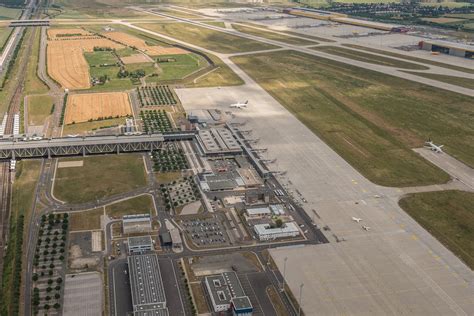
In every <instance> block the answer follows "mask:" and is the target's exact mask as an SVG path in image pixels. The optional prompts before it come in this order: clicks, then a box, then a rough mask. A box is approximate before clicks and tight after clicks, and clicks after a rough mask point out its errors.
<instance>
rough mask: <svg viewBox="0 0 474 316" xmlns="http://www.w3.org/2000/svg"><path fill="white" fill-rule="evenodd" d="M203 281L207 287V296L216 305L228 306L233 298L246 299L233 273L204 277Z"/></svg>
mask: <svg viewBox="0 0 474 316" xmlns="http://www.w3.org/2000/svg"><path fill="white" fill-rule="evenodd" d="M205 280H206V283H207V285H208V290H209V292H210V293H209V294H210V295H211V296H212V300H213V302H215V304H216V305H224V304H229V303H230V302H231V300H232V299H233V298H242V297H246V295H245V292H244V289H243V288H242V284H240V281H239V278H238V277H237V273H235V272H224V273H222V274H218V275H210V276H206V278H205ZM241 301H243V300H239V303H240V302H241ZM250 306H251V305H250Z"/></svg>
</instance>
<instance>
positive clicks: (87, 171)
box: [54, 154, 146, 203]
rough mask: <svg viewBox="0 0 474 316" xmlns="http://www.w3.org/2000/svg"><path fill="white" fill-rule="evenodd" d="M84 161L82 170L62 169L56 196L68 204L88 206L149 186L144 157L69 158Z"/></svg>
mask: <svg viewBox="0 0 474 316" xmlns="http://www.w3.org/2000/svg"><path fill="white" fill-rule="evenodd" d="M71 160H73V161H76V160H83V161H84V165H83V166H82V167H68V168H58V169H57V170H56V178H55V182H54V195H55V196H56V197H57V198H58V199H60V200H62V201H65V202H68V203H85V202H91V201H95V200H96V199H100V198H104V197H108V196H111V195H114V194H119V193H124V192H127V191H130V190H134V189H137V188H140V187H143V186H145V185H146V178H145V169H144V166H143V159H142V156H141V155H129V154H123V155H107V156H92V157H85V158H81V159H78V158H67V159H60V160H59V161H71Z"/></svg>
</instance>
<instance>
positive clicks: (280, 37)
mask: <svg viewBox="0 0 474 316" xmlns="http://www.w3.org/2000/svg"><path fill="white" fill-rule="evenodd" d="M232 27H233V28H234V29H236V30H237V31H239V32H243V33H247V34H250V35H255V36H260V37H263V38H266V39H269V40H273V41H278V42H284V43H286V44H292V45H316V44H318V42H316V41H310V40H305V39H302V38H298V37H293V36H287V35H284V34H280V33H276V32H271V31H265V30H262V29H257V28H254V27H248V26H244V25H240V24H232Z"/></svg>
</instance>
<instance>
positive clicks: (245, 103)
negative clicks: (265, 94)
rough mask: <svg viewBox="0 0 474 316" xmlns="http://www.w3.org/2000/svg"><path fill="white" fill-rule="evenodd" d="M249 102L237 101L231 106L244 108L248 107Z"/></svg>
mask: <svg viewBox="0 0 474 316" xmlns="http://www.w3.org/2000/svg"><path fill="white" fill-rule="evenodd" d="M248 104H249V100H247V101H245V102H244V103H242V102H237V103H234V104H231V105H230V107H231V108H237V109H242V108H246V107H247V105H248Z"/></svg>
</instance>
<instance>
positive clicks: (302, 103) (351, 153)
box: [234, 52, 474, 186]
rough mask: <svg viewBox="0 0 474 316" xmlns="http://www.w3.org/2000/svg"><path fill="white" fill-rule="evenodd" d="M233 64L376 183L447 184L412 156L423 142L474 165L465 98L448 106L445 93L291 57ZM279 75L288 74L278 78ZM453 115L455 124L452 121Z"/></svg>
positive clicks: (265, 57)
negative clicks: (432, 142) (434, 143)
mask: <svg viewBox="0 0 474 316" xmlns="http://www.w3.org/2000/svg"><path fill="white" fill-rule="evenodd" d="M234 61H235V62H236V63H237V64H238V65H239V66H240V67H243V68H244V69H245V71H247V72H248V73H249V74H250V75H251V76H252V77H253V78H255V80H256V81H257V82H259V83H260V84H261V85H262V86H263V87H264V88H265V89H266V90H267V91H268V92H270V94H272V95H273V96H274V97H275V98H276V99H277V100H279V101H280V102H281V103H282V104H283V105H285V106H286V107H287V108H288V109H289V110H290V111H291V112H292V113H294V114H295V115H296V116H297V117H298V118H299V119H300V120H301V121H302V122H304V123H305V124H306V125H307V126H308V127H309V128H310V129H312V130H313V131H314V132H315V133H317V134H318V135H319V136H320V137H322V138H323V139H324V140H325V141H326V142H327V143H328V144H330V145H331V146H332V147H333V148H334V149H335V150H336V151H337V152H338V153H339V154H341V155H342V156H343V157H344V158H345V159H347V160H348V161H349V162H350V163H351V164H353V165H354V166H355V167H356V168H357V169H358V170H360V171H361V172H362V173H364V174H365V175H366V176H367V177H368V178H369V179H370V180H372V181H374V182H376V183H379V184H383V185H388V186H409V185H420V184H429V183H442V182H445V181H447V180H448V179H449V178H448V176H447V174H445V173H444V172H441V170H439V169H437V168H434V166H433V165H431V164H429V163H427V162H426V161H425V160H423V159H421V158H420V157H417V156H416V155H414V154H413V153H412V152H411V150H410V147H419V146H421V145H422V144H423V141H424V140H425V139H427V138H428V137H433V138H434V137H436V139H438V140H439V141H442V142H445V143H449V148H447V151H448V152H450V153H453V154H455V155H457V156H458V157H459V158H461V160H463V161H464V162H465V163H467V164H470V165H471V166H472V165H474V160H473V159H472V157H473V155H472V152H473V150H474V148H473V147H472V145H471V142H470V141H469V139H470V137H471V136H468V135H472V133H473V131H472V129H471V127H469V125H470V124H469V123H468V121H469V120H470V118H469V117H471V115H472V111H473V110H472V107H470V106H469V104H470V102H471V100H470V98H469V97H463V96H461V95H457V94H452V95H450V98H451V102H450V104H449V106H448V105H446V104H445V103H444V102H443V101H442V100H443V99H444V98H445V97H446V94H447V93H446V92H444V91H443V92H442V91H440V90H437V89H431V88H429V87H427V86H422V85H417V84H413V83H409V82H407V81H404V80H400V79H397V78H394V77H389V76H379V75H378V74H376V73H374V72H371V71H369V70H363V69H360V68H355V67H349V66H346V65H341V64H338V63H335V62H331V61H327V60H323V59H319V58H317V57H311V56H308V55H305V54H301V53H296V52H290V53H289V52H274V53H267V54H259V55H253V56H241V57H236V58H234ZM281 67H285V69H287V71H286V72H284V73H281V72H278V69H282V68H281ZM276 74H278V75H276ZM369 91H370V93H368V92H369ZM315 100H319V102H315ZM403 108H405V109H406V110H402V109H403ZM452 111H456V119H452V120H451V119H450V115H448V113H449V112H452ZM441 113H445V114H446V115H442V114H441ZM430 116H431V118H430ZM461 122H464V123H461ZM462 125H464V127H463V126H462ZM455 126H456V127H455ZM453 128H455V129H458V128H461V129H463V130H465V137H462V136H461V137H460V136H459V134H458V133H456V135H454V134H452V133H451V132H450V131H452V130H453ZM366 141H367V142H366ZM381 148H385V149H384V150H381ZM421 170H423V171H421Z"/></svg>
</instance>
